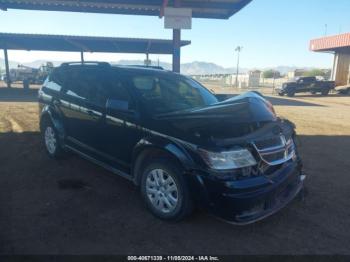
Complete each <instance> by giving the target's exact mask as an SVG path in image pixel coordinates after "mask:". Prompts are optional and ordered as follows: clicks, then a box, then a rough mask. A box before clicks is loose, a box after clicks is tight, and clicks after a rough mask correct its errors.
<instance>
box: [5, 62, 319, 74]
mask: <svg viewBox="0 0 350 262" xmlns="http://www.w3.org/2000/svg"><path fill="white" fill-rule="evenodd" d="M50 62H52V63H53V64H54V65H55V66H59V65H60V64H61V63H63V62H64V61H50ZM45 63H46V61H44V60H35V61H32V62H29V63H23V65H25V66H29V67H34V68H38V67H40V66H41V65H42V64H45ZM110 63H111V64H121V65H143V64H144V61H143V60H119V61H111V62H110ZM18 64H20V63H19V62H16V61H10V68H16V67H17V66H18ZM152 65H153V66H157V65H158V61H152ZM159 66H161V67H163V68H164V69H167V70H171V64H170V63H167V62H162V61H159ZM4 67H5V66H4V59H2V58H0V68H4ZM252 69H259V70H262V71H264V70H267V69H274V70H277V71H279V72H281V74H287V73H288V72H290V71H294V70H295V69H313V68H310V67H296V66H277V67H274V68H250V69H249V68H240V69H239V72H240V73H246V72H248V71H249V70H252ZM181 73H182V74H185V75H205V74H235V73H236V68H233V67H232V68H225V67H222V66H220V65H217V64H215V63H209V62H203V61H194V62H191V63H183V64H181Z"/></svg>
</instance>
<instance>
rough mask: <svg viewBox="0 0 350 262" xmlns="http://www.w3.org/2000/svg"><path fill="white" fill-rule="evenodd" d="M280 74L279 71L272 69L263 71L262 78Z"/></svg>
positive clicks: (275, 76) (276, 76)
mask: <svg viewBox="0 0 350 262" xmlns="http://www.w3.org/2000/svg"><path fill="white" fill-rule="evenodd" d="M280 76H281V74H280V72H278V71H276V70H272V69H269V70H266V71H264V72H263V78H279V77H280Z"/></svg>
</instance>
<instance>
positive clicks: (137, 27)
mask: <svg viewBox="0 0 350 262" xmlns="http://www.w3.org/2000/svg"><path fill="white" fill-rule="evenodd" d="M349 11H350V1H349V0H253V1H252V2H251V3H250V4H249V5H248V6H247V7H245V8H244V9H243V10H242V11H240V12H239V13H237V14H236V15H234V16H233V17H231V18H230V19H229V20H209V19H208V20H206V19H193V23H192V30H183V31H182V38H183V39H186V40H191V41H192V44H191V45H190V46H188V47H185V48H183V49H182V61H181V62H191V61H207V62H214V63H217V64H219V65H222V66H225V67H233V66H234V65H235V63H236V57H235V53H234V48H235V47H236V46H237V45H241V46H243V47H244V48H243V51H242V53H241V65H242V67H250V68H252V67H259V68H261V67H273V66H279V65H288V66H300V67H301V66H314V67H331V65H332V55H330V54H318V53H313V52H310V51H309V50H308V45H309V40H310V39H312V38H317V37H321V36H323V35H324V34H325V24H327V28H328V29H327V34H328V35H332V34H338V33H339V32H341V33H345V32H350V19H349ZM0 31H1V32H16V33H44V34H68V35H93V36H116V37H141V38H142V37H145V38H169V39H170V38H171V37H172V32H171V30H169V29H164V28H163V20H162V19H159V18H158V17H142V16H139V17H137V16H125V15H103V14H81V13H59V12H43V11H20V10H9V11H7V12H3V11H0ZM0 57H3V54H2V52H1V54H0ZM79 57H80V56H79V54H77V53H62V52H59V53H58V52H25V51H11V52H10V59H11V60H15V61H19V62H29V61H33V60H36V59H48V60H78V59H79ZM158 57H159V59H160V60H161V61H167V62H170V61H171V57H170V56H158V55H151V57H150V58H151V59H152V60H157V59H158ZM86 59H93V60H106V61H116V60H119V59H144V56H143V55H131V54H112V55H111V54H87V55H86Z"/></svg>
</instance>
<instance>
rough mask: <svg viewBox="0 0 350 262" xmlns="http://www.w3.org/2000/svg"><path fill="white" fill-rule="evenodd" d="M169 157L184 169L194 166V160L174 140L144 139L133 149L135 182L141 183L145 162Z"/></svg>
mask: <svg viewBox="0 0 350 262" xmlns="http://www.w3.org/2000/svg"><path fill="white" fill-rule="evenodd" d="M162 157H164V158H168V159H171V160H172V161H174V162H175V163H176V164H178V165H179V166H180V167H181V168H182V169H183V170H184V171H186V170H191V169H192V168H193V167H194V161H193V159H192V158H191V156H190V155H189V153H188V152H187V151H186V149H184V148H183V146H181V145H179V144H178V143H176V142H173V141H166V139H165V140H163V139H152V138H151V139H150V138H147V139H145V138H144V139H142V140H140V141H139V143H137V145H136V146H135V148H134V150H133V157H132V172H131V173H132V175H133V182H134V183H135V184H136V185H139V184H140V181H141V176H142V173H141V172H140V171H141V170H142V168H143V167H144V166H145V164H146V163H147V162H148V161H149V160H151V159H155V158H162Z"/></svg>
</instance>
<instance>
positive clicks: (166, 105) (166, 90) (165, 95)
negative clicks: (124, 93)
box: [130, 74, 218, 114]
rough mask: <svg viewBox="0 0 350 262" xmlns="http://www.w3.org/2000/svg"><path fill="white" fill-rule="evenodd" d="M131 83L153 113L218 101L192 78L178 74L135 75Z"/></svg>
mask: <svg viewBox="0 0 350 262" xmlns="http://www.w3.org/2000/svg"><path fill="white" fill-rule="evenodd" d="M130 81H131V85H132V86H133V87H134V88H135V89H136V91H137V93H138V94H139V95H140V97H141V98H142V101H143V102H144V103H145V104H146V106H147V108H150V111H151V112H152V113H153V114H163V113H171V112H175V111H182V110H186V109H192V108H201V107H205V106H209V105H211V104H214V103H217V102H218V100H217V99H216V97H215V96H214V95H213V94H212V93H210V92H209V91H208V90H207V89H206V88H205V87H203V86H202V85H201V84H199V83H198V82H196V81H194V80H193V79H191V78H188V77H185V76H178V75H175V76H174V75H165V74H164V75H161V74H159V75H153V74H152V75H151V74H147V75H139V74H138V75H133V76H131V79H130Z"/></svg>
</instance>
